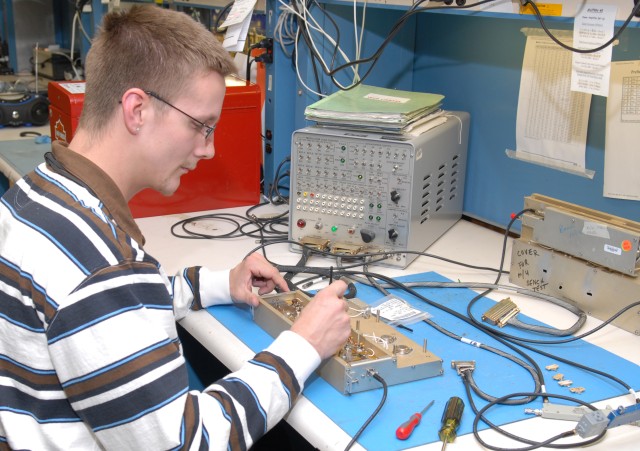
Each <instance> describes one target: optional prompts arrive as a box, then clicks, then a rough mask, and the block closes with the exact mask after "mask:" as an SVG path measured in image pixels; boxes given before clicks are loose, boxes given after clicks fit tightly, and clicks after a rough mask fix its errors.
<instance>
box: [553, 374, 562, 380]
mask: <svg viewBox="0 0 640 451" xmlns="http://www.w3.org/2000/svg"><path fill="white" fill-rule="evenodd" d="M562 379H564V374H562V373H558V374H554V376H553V380H554V381H561V380H562Z"/></svg>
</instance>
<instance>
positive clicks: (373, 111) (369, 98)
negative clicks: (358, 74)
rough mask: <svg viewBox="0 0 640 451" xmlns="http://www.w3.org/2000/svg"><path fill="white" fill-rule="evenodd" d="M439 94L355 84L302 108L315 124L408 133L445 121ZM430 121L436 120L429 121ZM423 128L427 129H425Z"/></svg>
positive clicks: (441, 98)
mask: <svg viewBox="0 0 640 451" xmlns="http://www.w3.org/2000/svg"><path fill="white" fill-rule="evenodd" d="M443 99H444V96H443V95H440V94H429V93H424V92H411V91H400V90H396V89H387V88H378V87H374V86H367V85H358V86H356V87H355V88H353V89H350V90H348V91H338V92H336V93H334V94H332V95H330V96H327V97H325V98H324V99H322V100H319V101H318V102H316V103H314V104H313V105H309V106H308V107H307V108H306V109H305V117H306V119H308V120H310V121H315V122H317V123H318V125H325V126H331V127H342V128H357V129H367V130H370V131H383V132H390V133H412V132H415V131H418V130H420V131H421V132H424V131H426V129H425V127H427V126H428V125H430V126H429V127H428V128H432V126H434V125H437V124H439V123H442V122H444V121H445V120H446V118H445V117H444V116H443V111H442V110H441V108H440V107H441V105H442V100H443ZM432 121H436V122H437V124H436V123H433V124H430V123H431V122H432ZM428 128H427V129H428Z"/></svg>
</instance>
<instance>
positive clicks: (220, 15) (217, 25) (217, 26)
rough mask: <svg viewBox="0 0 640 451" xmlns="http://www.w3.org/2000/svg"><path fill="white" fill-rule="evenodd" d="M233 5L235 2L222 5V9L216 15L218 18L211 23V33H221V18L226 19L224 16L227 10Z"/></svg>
mask: <svg viewBox="0 0 640 451" xmlns="http://www.w3.org/2000/svg"><path fill="white" fill-rule="evenodd" d="M234 3H235V0H234V1H233V2H229V3H227V4H226V5H224V7H223V8H222V9H221V10H220V12H219V13H218V17H216V20H215V22H214V23H213V31H214V32H215V33H218V34H221V33H222V32H221V31H220V22H222V18H223V17H226V16H225V14H227V13H228V12H229V10H230V9H231V7H232V6H233V4H234Z"/></svg>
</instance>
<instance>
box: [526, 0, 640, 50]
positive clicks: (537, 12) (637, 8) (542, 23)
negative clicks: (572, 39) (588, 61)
mask: <svg viewBox="0 0 640 451" xmlns="http://www.w3.org/2000/svg"><path fill="white" fill-rule="evenodd" d="M521 2H522V6H527V5H530V6H531V8H532V9H533V12H534V13H535V15H536V18H537V19H538V22H540V26H541V27H542V29H543V30H544V32H545V33H546V34H547V36H549V38H551V40H552V41H553V42H555V43H556V44H558V45H559V46H560V47H562V48H563V49H566V50H570V51H572V52H574V53H595V52H599V51H600V50H603V49H605V48H607V47H609V46H610V45H611V44H613V43H614V42H615V41H616V40H617V39H618V38H619V37H620V35H621V34H622V32H623V31H624V30H625V29H626V28H627V26H628V25H629V22H631V20H632V19H633V18H634V16H635V15H636V13H638V11H640V2H637V3H635V5H634V7H633V8H632V10H631V13H630V14H629V17H627V19H626V20H625V21H624V23H623V24H622V25H621V26H620V28H619V29H618V31H617V32H616V33H615V34H614V35H613V36H612V37H611V39H609V40H608V41H607V42H605V43H604V44H602V45H600V46H598V47H595V48H591V49H579V48H576V47H572V46H569V45H567V44H565V43H563V42H562V41H560V40H559V39H558V38H556V37H555V36H554V35H553V33H551V31H550V30H549V29H548V28H547V24H546V23H545V21H544V19H543V17H542V14H541V13H540V10H539V9H538V5H536V4H535V2H533V1H532V0H521Z"/></svg>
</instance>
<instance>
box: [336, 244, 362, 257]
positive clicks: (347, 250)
mask: <svg viewBox="0 0 640 451" xmlns="http://www.w3.org/2000/svg"><path fill="white" fill-rule="evenodd" d="M360 251H362V246H360V245H357V244H349V243H334V244H333V245H332V246H331V253H332V254H341V255H356V254H359V253H360Z"/></svg>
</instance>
